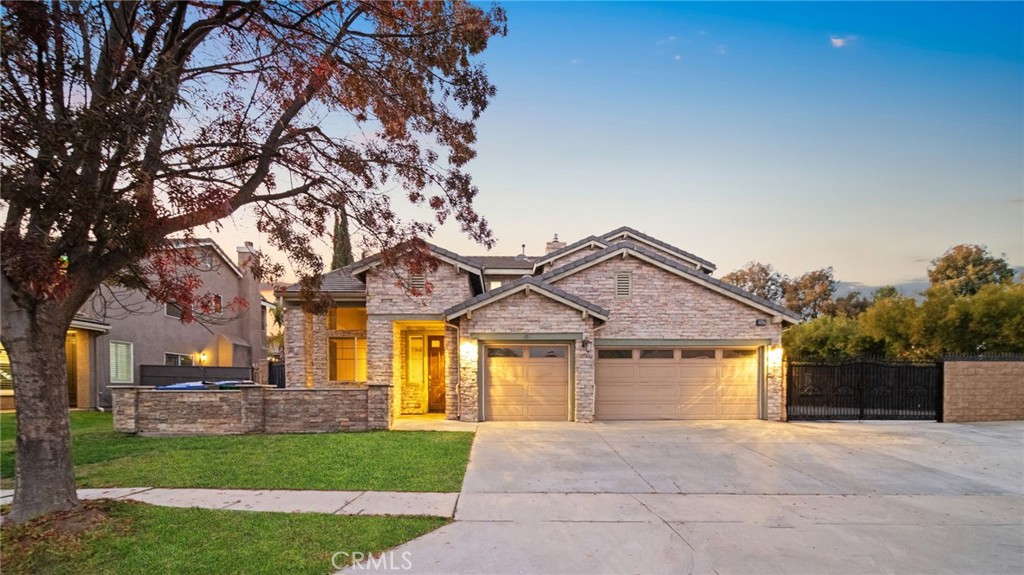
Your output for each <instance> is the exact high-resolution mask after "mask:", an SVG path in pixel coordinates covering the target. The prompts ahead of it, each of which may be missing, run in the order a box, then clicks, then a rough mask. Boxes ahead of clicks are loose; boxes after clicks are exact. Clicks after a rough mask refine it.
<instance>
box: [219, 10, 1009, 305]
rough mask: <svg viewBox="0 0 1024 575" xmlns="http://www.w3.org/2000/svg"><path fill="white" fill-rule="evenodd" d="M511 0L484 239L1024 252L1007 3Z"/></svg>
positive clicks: (900, 259) (851, 277)
mask: <svg viewBox="0 0 1024 575" xmlns="http://www.w3.org/2000/svg"><path fill="white" fill-rule="evenodd" d="M504 6H505V8H506V10H507V12H508V16H509V35H508V37H506V38H501V39H498V40H496V41H494V43H493V45H492V47H491V48H490V49H489V50H488V52H487V53H485V54H484V57H483V60H484V61H485V62H486V64H487V67H488V71H489V73H490V76H491V79H492V81H493V82H494V83H495V84H496V85H497V86H498V90H499V91H498V96H497V97H496V98H495V100H494V101H493V103H492V105H491V107H490V108H489V109H488V110H487V111H486V112H485V114H484V116H483V118H482V119H481V120H480V122H479V123H478V133H479V145H478V151H479V156H478V158H477V159H476V160H474V161H473V163H472V164H471V165H470V171H471V173H472V174H473V175H474V177H475V179H476V181H477V184H478V185H479V187H480V189H481V193H480V196H479V198H478V206H479V208H480V210H481V212H482V213H483V214H484V215H485V216H486V217H487V218H488V219H489V220H490V222H491V224H492V226H493V228H494V229H495V231H496V234H497V236H498V239H499V244H498V247H497V248H496V250H495V253H518V251H519V246H520V244H523V243H525V244H526V245H527V252H528V253H531V254H536V253H540V252H542V251H543V248H544V243H545V242H546V241H547V240H549V239H551V236H552V234H554V233H558V234H559V236H560V238H561V239H564V240H567V241H572V240H574V239H578V238H580V237H583V236H586V235H589V234H592V233H602V232H604V231H608V230H610V229H613V228H615V227H618V226H620V225H630V226H633V227H635V228H638V229H640V230H643V231H645V232H647V233H650V234H652V235H655V236H657V237H659V238H661V239H664V240H666V241H669V242H671V243H674V244H676V245H678V246H680V247H682V248H683V249H686V250H689V251H692V252H694V253H696V254H698V255H700V256H702V257H704V258H706V259H709V260H711V261H713V262H715V263H717V264H718V266H719V273H718V275H722V274H724V273H726V272H728V271H730V270H732V269H735V268H737V267H739V266H741V265H743V264H744V263H745V262H747V261H749V260H757V261H762V262H769V263H773V264H775V265H776V267H777V268H779V269H781V271H783V272H785V273H789V274H792V275H796V274H799V273H802V272H804V271H808V270H810V269H815V268H819V267H824V266H828V265H832V266H834V267H835V269H836V275H837V277H838V278H840V279H842V280H846V281H851V282H861V283H864V284H868V285H880V284H886V283H902V282H907V281H911V280H914V279H916V278H920V277H922V276H924V274H925V268H926V267H927V265H928V261H929V260H931V259H932V258H934V257H936V256H938V255H939V254H941V253H942V252H943V251H945V250H946V249H947V248H949V247H950V246H952V245H954V244H957V243H980V244H985V245H988V246H989V248H990V249H991V250H992V251H993V252H995V253H997V254H999V253H1005V254H1006V255H1007V257H1008V259H1009V260H1010V262H1011V264H1013V265H1016V266H1019V265H1022V264H1024V5H1022V4H1021V3H993V4H980V3H969V4H959V3H909V4H897V3H669V2H664V3H583V2H580V3H525V2H513V3H506V4H504ZM396 203H397V202H396ZM408 213H409V214H414V213H416V212H415V211H414V210H409V211H408ZM232 227H233V226H231V225H229V226H228V229H227V230H226V232H225V233H228V234H230V233H231V232H232V229H231V228H232ZM235 227H236V228H241V229H236V230H235V231H236V232H241V233H243V235H244V234H245V233H247V230H246V229H245V228H246V227H247V226H244V225H243V224H239V225H237V226H235ZM250 235H251V234H250ZM232 237H234V236H232ZM435 241H436V242H437V243H439V244H441V245H444V246H446V247H448V248H450V249H454V250H456V251H460V252H462V253H467V254H473V253H481V252H482V251H483V250H482V248H480V247H479V246H476V245H474V244H473V243H472V242H470V241H469V240H467V239H465V238H462V237H461V236H460V235H459V232H458V230H457V229H456V228H455V227H454V226H448V227H446V228H444V229H442V230H441V231H440V232H439V233H438V235H437V236H435ZM228 243H231V241H230V240H229V241H228ZM325 252H326V248H325Z"/></svg>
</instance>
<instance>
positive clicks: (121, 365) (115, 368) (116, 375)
mask: <svg viewBox="0 0 1024 575" xmlns="http://www.w3.org/2000/svg"><path fill="white" fill-rule="evenodd" d="M133 372H134V370H133V369H132V344H131V343H129V342H126V341H112V342H110V383H132V382H133V381H134V377H133V376H134V373H133Z"/></svg>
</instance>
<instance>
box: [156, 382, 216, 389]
mask: <svg viewBox="0 0 1024 575" xmlns="http://www.w3.org/2000/svg"><path fill="white" fill-rule="evenodd" d="M157 389H167V390H172V391H181V390H191V389H206V386H205V385H203V382H201V381H186V382H184V383H174V384H171V385H161V386H159V387H157Z"/></svg>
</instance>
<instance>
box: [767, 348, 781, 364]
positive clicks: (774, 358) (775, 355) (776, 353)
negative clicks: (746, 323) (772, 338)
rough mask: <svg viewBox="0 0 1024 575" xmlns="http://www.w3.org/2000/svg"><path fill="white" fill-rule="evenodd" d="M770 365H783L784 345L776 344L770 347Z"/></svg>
mask: <svg viewBox="0 0 1024 575" xmlns="http://www.w3.org/2000/svg"><path fill="white" fill-rule="evenodd" d="M768 365H769V366H772V367H778V366H780V365H782V346H778V345H774V346H771V347H769V348H768Z"/></svg>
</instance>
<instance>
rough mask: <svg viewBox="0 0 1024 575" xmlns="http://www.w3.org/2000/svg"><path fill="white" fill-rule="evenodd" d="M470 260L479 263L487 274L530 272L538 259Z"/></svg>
mask: <svg viewBox="0 0 1024 575" xmlns="http://www.w3.org/2000/svg"><path fill="white" fill-rule="evenodd" d="M469 259H471V260H473V261H475V262H479V264H480V267H482V268H483V269H484V273H487V272H488V271H489V270H492V269H501V270H525V271H530V270H532V269H533V261H534V260H535V259H537V258H536V257H532V256H469Z"/></svg>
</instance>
